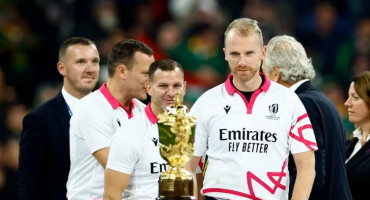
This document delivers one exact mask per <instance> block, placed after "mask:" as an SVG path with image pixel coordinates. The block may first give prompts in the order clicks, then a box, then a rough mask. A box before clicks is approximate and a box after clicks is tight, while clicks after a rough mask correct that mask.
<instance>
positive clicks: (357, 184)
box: [346, 138, 370, 200]
mask: <svg viewBox="0 0 370 200" xmlns="http://www.w3.org/2000/svg"><path fill="white" fill-rule="evenodd" d="M357 142H358V139H357V138H354V139H352V140H351V141H350V142H349V143H348V145H347V149H346V157H347V158H348V157H349V156H350V155H351V153H352V152H353V149H354V148H355V145H356V143H357ZM346 168H347V178H348V183H349V187H350V189H351V192H352V197H353V199H354V200H361V199H364V200H365V199H366V200H368V199H370V193H369V185H370V141H368V142H367V143H366V144H365V145H364V146H362V148H361V149H360V150H359V151H358V152H357V153H356V154H355V155H354V156H353V157H352V158H351V159H350V160H349V161H348V162H347V164H346Z"/></svg>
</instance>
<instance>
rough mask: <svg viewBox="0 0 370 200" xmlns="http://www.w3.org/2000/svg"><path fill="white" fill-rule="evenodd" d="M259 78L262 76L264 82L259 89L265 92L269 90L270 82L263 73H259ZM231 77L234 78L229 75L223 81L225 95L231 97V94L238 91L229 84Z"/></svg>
mask: <svg viewBox="0 0 370 200" xmlns="http://www.w3.org/2000/svg"><path fill="white" fill-rule="evenodd" d="M260 76H263V77H264V78H265V82H264V83H263V85H262V86H261V87H260V88H259V89H260V90H262V91H265V92H266V91H267V90H268V89H269V87H270V84H271V81H270V79H268V78H267V76H266V75H265V74H263V73H260ZM232 77H234V75H233V74H230V75H229V76H228V77H227V79H226V81H225V88H226V91H227V93H229V95H232V94H233V93H235V92H236V91H238V89H236V88H235V87H234V85H233V84H232V83H231V78H232Z"/></svg>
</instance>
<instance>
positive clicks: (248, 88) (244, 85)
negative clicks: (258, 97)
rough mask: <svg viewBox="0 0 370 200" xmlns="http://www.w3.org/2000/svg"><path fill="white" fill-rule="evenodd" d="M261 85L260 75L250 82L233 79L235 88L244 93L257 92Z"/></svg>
mask: <svg viewBox="0 0 370 200" xmlns="http://www.w3.org/2000/svg"><path fill="white" fill-rule="evenodd" d="M261 83H262V78H261V76H260V75H259V74H258V73H257V74H256V75H255V76H254V77H253V78H252V79H250V80H248V81H242V80H238V79H236V78H235V76H234V78H233V84H234V86H235V87H236V88H237V89H238V90H240V91H243V92H253V91H256V90H257V89H258V88H259V87H260V86H261Z"/></svg>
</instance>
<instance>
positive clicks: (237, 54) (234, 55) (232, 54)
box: [230, 52, 239, 57]
mask: <svg viewBox="0 0 370 200" xmlns="http://www.w3.org/2000/svg"><path fill="white" fill-rule="evenodd" d="M230 55H231V56H232V57H238V56H239V53H237V52H231V53H230Z"/></svg>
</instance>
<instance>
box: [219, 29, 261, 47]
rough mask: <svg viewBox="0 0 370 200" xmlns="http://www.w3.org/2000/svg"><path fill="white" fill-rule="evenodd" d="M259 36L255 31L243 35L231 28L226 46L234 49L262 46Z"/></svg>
mask: <svg viewBox="0 0 370 200" xmlns="http://www.w3.org/2000/svg"><path fill="white" fill-rule="evenodd" d="M260 46H261V45H260V44H259V40H258V36H257V34H256V33H254V32H250V34H248V35H246V36H242V35H241V34H240V33H238V32H237V31H236V30H231V31H230V32H229V33H228V34H227V36H226V38H225V48H226V49H228V50H230V51H233V50H237V51H241V50H245V49H250V48H260Z"/></svg>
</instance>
